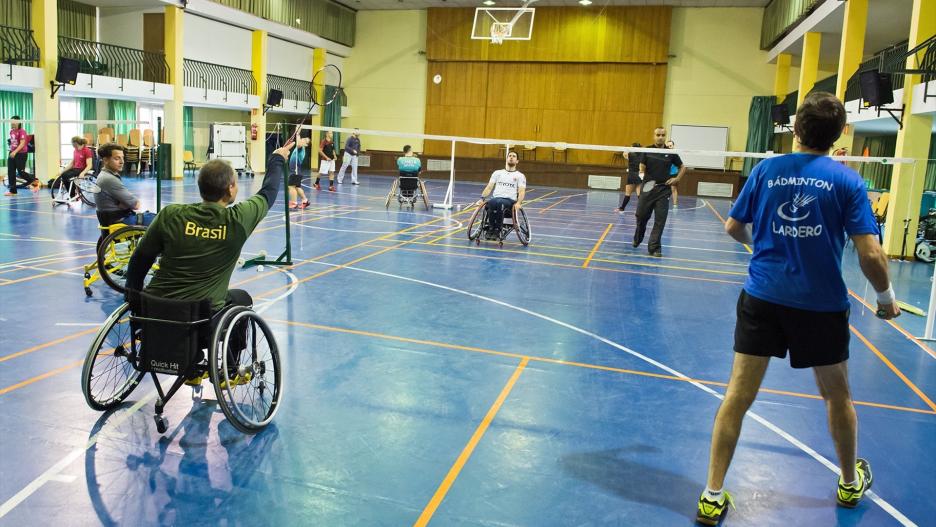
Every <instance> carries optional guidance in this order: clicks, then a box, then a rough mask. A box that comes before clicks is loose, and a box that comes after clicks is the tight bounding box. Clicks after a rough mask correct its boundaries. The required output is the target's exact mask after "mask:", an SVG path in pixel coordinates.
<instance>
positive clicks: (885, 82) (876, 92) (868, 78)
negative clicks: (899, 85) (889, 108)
mask: <svg viewBox="0 0 936 527" xmlns="http://www.w3.org/2000/svg"><path fill="white" fill-rule="evenodd" d="M858 84H859V85H860V86H861V98H862V99H864V104H865V106H885V105H887V104H890V103H892V102H894V88H893V87H892V86H891V79H890V75H886V74H882V73H881V72H880V71H878V70H869V71H862V72H861V73H859V74H858Z"/></svg>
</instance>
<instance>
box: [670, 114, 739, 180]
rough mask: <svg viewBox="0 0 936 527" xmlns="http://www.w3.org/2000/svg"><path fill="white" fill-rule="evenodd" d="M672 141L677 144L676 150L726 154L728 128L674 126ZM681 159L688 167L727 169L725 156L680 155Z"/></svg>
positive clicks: (671, 131)
mask: <svg viewBox="0 0 936 527" xmlns="http://www.w3.org/2000/svg"><path fill="white" fill-rule="evenodd" d="M670 139H672V140H673V142H674V143H676V150H714V151H716V152H725V151H727V150H728V127H727V126H696V125H690V124H674V125H672V129H671V130H670ZM679 157H680V158H681V159H682V161H683V163H685V164H686V166H687V167H692V168H716V169H718V170H724V169H725V161H726V159H725V156H706V155H697V154H680V156H679Z"/></svg>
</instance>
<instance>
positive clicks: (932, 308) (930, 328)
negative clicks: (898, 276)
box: [923, 265, 936, 340]
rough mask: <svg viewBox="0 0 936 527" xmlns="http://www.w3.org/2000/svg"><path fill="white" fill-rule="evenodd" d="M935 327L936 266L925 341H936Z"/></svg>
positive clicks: (924, 332) (924, 331)
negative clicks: (935, 336)
mask: <svg viewBox="0 0 936 527" xmlns="http://www.w3.org/2000/svg"><path fill="white" fill-rule="evenodd" d="M934 326H936V265H934V266H933V283H932V285H931V286H930V298H929V308H928V309H927V310H926V327H925V329H924V330H923V340H936V339H934V335H933V333H934V332H933V330H934Z"/></svg>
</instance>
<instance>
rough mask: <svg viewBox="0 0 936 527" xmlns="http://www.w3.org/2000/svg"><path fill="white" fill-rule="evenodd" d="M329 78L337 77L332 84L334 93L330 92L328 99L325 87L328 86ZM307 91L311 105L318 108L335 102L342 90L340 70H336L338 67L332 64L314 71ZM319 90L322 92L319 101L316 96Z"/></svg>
mask: <svg viewBox="0 0 936 527" xmlns="http://www.w3.org/2000/svg"><path fill="white" fill-rule="evenodd" d="M329 76H337V80H336V82H335V83H334V84H333V86H334V87H335V91H334V92H332V94H331V96H330V97H328V96H327V95H326V94H325V91H326V90H325V87H326V86H327V85H328V77H329ZM309 89H310V93H309V95H310V100H311V101H312V104H313V105H316V104H317V105H319V106H328V105H329V104H332V103H333V102H335V100H337V99H338V96H339V95H341V93H342V90H343V89H342V87H341V70H340V69H338V66H335V65H334V64H326V65H325V67H323V68H319V70H318V71H316V72H315V74H314V75H312V82H311V83H310V85H309ZM319 89H321V90H322V94H323V97H322V98H321V100H320V99H319V96H318V91H319Z"/></svg>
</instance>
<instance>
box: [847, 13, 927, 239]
mask: <svg viewBox="0 0 936 527" xmlns="http://www.w3.org/2000/svg"><path fill="white" fill-rule="evenodd" d="M849 1H850V0H849ZM934 34H936V2H934V1H933V0H914V2H913V15H912V17H911V19H910V37H909V43H908V44H907V45H908V46H909V48H908V49H913V48H914V47H916V46H918V45H920V44H921V43H922V42H923V41H925V40H927V39H928V38H930V37H932V36H933V35H934ZM917 56H919V57H922V54H918V55H916V56H912V57H910V58H908V59H907V69H916V68H919V67H920V64H919V63H918V62H917V59H916V57H917ZM920 82H921V80H920V76H919V75H905V76H904V85H903V100H902V101H895V104H894V106H896V105H899V104H901V103H903V104H904V108H906V111H905V112H904V115H903V128H902V129H901V130H900V131H899V132H897V148H896V151H895V154H894V156H895V157H909V158H913V159H916V163H915V164H913V165H905V164H898V165H894V174H893V177H892V178H891V190H890V191H891V197H890V204H889V205H888V207H887V221H886V223H885V226H884V229H885V238H884V251H885V252H886V253H887V254H888V255H890V256H900V249H901V247H903V246H904V223H903V222H904V220H905V219H909V220H910V225H909V229H908V230H907V236H906V250H905V251H904V255H906V256H911V255H913V253H914V248H915V247H914V245H915V242H916V232H917V224H918V223H919V216H920V200H921V199H922V197H923V179H924V174H925V171H926V158H927V157H929V143H930V135H931V134H932V129H933V118H932V117H931V116H930V115H911V113H910V109H911V108H912V107H913V87H914V86H915V85H917V84H919V83H920ZM895 87H896V86H895Z"/></svg>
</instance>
